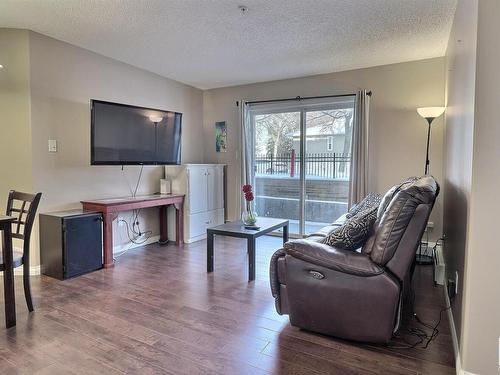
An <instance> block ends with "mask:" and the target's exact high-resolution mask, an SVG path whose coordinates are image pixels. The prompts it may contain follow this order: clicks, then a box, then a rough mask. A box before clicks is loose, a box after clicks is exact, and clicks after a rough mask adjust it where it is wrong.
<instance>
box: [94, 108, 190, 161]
mask: <svg viewBox="0 0 500 375" xmlns="http://www.w3.org/2000/svg"><path fill="white" fill-rule="evenodd" d="M90 107H91V164H92V165H131V164H144V165H161V164H180V163H181V125H182V113H178V112H171V111H164V110H158V109H152V108H143V107H134V106H131V105H126V104H118V103H111V102H105V101H101V100H91V101H90Z"/></svg>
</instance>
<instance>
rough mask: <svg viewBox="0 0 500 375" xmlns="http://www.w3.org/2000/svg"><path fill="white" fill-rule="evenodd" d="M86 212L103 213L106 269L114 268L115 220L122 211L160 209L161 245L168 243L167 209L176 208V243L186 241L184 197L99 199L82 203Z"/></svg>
mask: <svg viewBox="0 0 500 375" xmlns="http://www.w3.org/2000/svg"><path fill="white" fill-rule="evenodd" d="M81 203H82V205H83V210H84V211H96V212H101V213H102V218H103V227H104V233H103V241H104V246H103V248H104V263H103V266H104V268H109V267H113V265H114V262H113V220H115V219H116V218H117V217H118V213H119V212H122V211H131V210H137V209H140V208H149V207H160V243H166V242H167V241H168V225H167V207H168V206H170V205H174V207H175V210H176V212H175V224H176V230H175V243H176V244H177V245H179V244H182V243H183V241H184V229H183V222H184V219H183V210H182V208H183V205H184V195H180V194H165V195H146V196H139V197H135V198H134V197H128V198H111V199H98V200H92V201H82V202H81Z"/></svg>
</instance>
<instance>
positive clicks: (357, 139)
mask: <svg viewBox="0 0 500 375" xmlns="http://www.w3.org/2000/svg"><path fill="white" fill-rule="evenodd" d="M369 115H370V93H369V92H368V91H366V90H360V91H358V93H357V94H356V103H355V105H354V121H353V129H352V151H351V155H352V159H351V181H350V188H349V207H351V206H352V205H354V204H356V203H359V202H360V201H361V200H362V199H363V198H364V197H365V195H366V193H367V186H368V134H369V122H370V116H369Z"/></svg>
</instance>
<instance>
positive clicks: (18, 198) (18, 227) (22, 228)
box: [0, 190, 42, 311]
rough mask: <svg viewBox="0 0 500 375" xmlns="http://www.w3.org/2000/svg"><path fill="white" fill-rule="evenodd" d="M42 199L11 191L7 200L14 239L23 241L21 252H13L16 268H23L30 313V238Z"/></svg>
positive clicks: (0, 263) (0, 261) (2, 266)
mask: <svg viewBox="0 0 500 375" xmlns="http://www.w3.org/2000/svg"><path fill="white" fill-rule="evenodd" d="M41 197H42V193H37V194H28V193H21V192H19V191H14V190H11V191H10V192H9V199H8V200H7V210H6V215H7V216H11V217H14V218H15V220H14V221H13V222H12V238H17V239H20V240H22V241H23V247H22V249H21V250H18V249H14V250H13V258H12V259H13V267H14V268H17V267H20V266H21V265H22V266H23V283H24V296H25V297H26V304H27V305H28V310H29V311H33V301H32V299H31V286H30V238H31V230H32V229H33V222H34V221H35V215H36V210H37V209H38V204H39V203H40V198H41ZM3 271H5V264H4V261H3V254H2V253H0V272H3Z"/></svg>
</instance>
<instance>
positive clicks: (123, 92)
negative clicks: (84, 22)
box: [29, 32, 204, 264]
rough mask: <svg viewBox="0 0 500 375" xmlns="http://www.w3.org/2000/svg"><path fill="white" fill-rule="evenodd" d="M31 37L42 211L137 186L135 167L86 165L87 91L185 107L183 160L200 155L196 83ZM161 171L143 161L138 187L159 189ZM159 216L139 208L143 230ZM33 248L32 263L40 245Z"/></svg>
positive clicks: (154, 226)
mask: <svg viewBox="0 0 500 375" xmlns="http://www.w3.org/2000/svg"><path fill="white" fill-rule="evenodd" d="M29 39H30V61H31V64H30V66H31V118H32V138H33V155H32V156H33V184H34V190H36V191H41V192H43V197H42V201H41V204H40V212H48V211H54V210H60V209H67V208H73V207H80V204H79V201H80V200H83V199H97V198H106V197H120V196H128V195H130V188H132V189H133V187H134V186H135V183H136V180H137V177H138V173H139V170H140V167H139V166H126V167H125V168H124V171H123V172H122V171H121V167H119V166H91V165H90V108H89V100H90V99H91V98H94V99H102V100H109V101H114V102H120V103H127V104H133V105H138V106H145V107H153V108H160V109H166V110H173V111H179V112H182V113H183V136H182V142H183V143H182V161H183V162H201V161H203V147H204V146H203V139H202V137H200V133H201V128H202V106H203V97H202V91H201V90H198V89H195V88H193V87H190V86H186V85H184V84H181V83H179V82H176V81H172V80H169V79H166V78H163V77H160V76H158V75H155V74H152V73H149V72H146V71H143V70H140V69H137V68H134V67H132V66H130V65H127V64H123V63H120V62H118V61H115V60H112V59H109V58H106V57H104V56H101V55H98V54H95V53H92V52H89V51H87V50H84V49H82V48H78V47H75V46H72V45H70V44H67V43H63V42H60V41H57V40H55V39H52V38H49V37H46V36H43V35H40V34H37V33H33V32H30V33H29ZM49 139H56V140H57V141H58V152H57V153H49V152H48V146H47V141H48V140H49ZM162 176H163V169H162V167H153V166H148V167H145V168H144V174H143V179H142V184H141V186H140V188H139V193H140V194H147V193H154V192H157V191H159V179H160V178H161V177H162ZM157 215H158V213H157V211H156V209H149V210H144V211H142V213H141V218H142V219H141V220H140V221H141V224H142V225H141V226H142V229H143V230H144V229H147V230H152V231H153V235H157V234H158V233H159V228H158V218H157ZM123 216H125V217H126V218H128V217H130V216H131V214H130V213H129V214H125V215H123ZM114 232H115V238H114V240H115V245H117V244H126V243H128V238H127V235H126V232H125V229H124V228H123V227H120V228H118V227H117V226H116V223H115V230H114ZM37 243H38V241H37ZM34 255H35V261H34V264H36V262H37V258H38V251H37V249H34Z"/></svg>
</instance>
